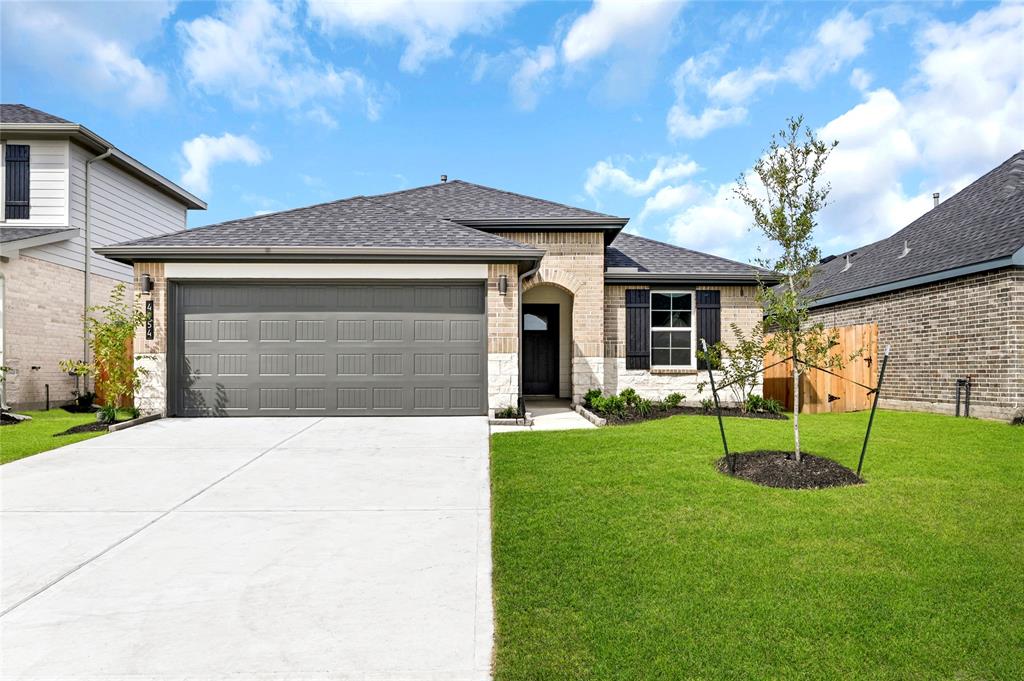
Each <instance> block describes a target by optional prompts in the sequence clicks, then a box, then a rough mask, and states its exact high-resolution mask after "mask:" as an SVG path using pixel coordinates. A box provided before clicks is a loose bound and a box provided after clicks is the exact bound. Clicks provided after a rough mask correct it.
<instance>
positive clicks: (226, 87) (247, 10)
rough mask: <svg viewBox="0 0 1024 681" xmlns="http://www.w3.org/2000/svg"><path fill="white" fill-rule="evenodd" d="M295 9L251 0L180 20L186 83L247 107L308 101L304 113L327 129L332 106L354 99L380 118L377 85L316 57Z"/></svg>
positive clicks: (299, 105)
mask: <svg viewBox="0 0 1024 681" xmlns="http://www.w3.org/2000/svg"><path fill="white" fill-rule="evenodd" d="M294 11H295V8H294V5H292V4H286V5H280V6H279V5H275V4H273V3H271V2H268V1H267V0H254V1H253V2H239V3H234V4H230V5H225V6H222V7H221V9H220V10H219V11H218V12H217V13H216V14H215V15H208V16H202V17H199V18H197V19H194V20H192V21H188V22H180V23H179V24H178V30H179V33H180V35H181V38H182V41H183V43H184V55H183V62H184V66H185V72H186V74H187V76H188V80H189V84H190V85H191V86H192V87H194V88H196V89H198V90H201V91H202V92H204V93H207V94H217V95H223V96H226V97H228V98H229V99H231V100H232V101H234V102H235V103H236V104H238V105H240V106H244V107H249V108H256V107H259V106H262V105H264V104H274V105H279V106H284V107H287V108H293V109H302V108H305V107H309V109H308V111H307V112H306V116H307V117H308V118H309V119H311V120H314V121H319V122H320V123H322V124H324V125H327V126H328V127H334V126H336V125H337V121H336V120H335V118H334V116H333V115H332V114H331V112H330V111H329V110H328V106H329V105H330V106H332V107H337V106H339V105H340V103H341V102H343V101H345V100H349V99H351V100H355V101H357V102H359V104H360V105H361V106H362V107H363V108H364V110H365V113H366V116H367V117H368V118H370V119H371V120H374V119H376V118H377V117H378V116H379V111H380V102H379V99H378V95H377V93H376V92H375V90H374V88H373V87H372V86H371V85H370V84H369V83H368V82H367V81H366V79H365V78H364V77H363V76H362V74H360V73H359V72H358V71H357V70H355V69H352V68H342V69H339V68H336V67H335V66H334V65H333V64H329V63H323V62H321V61H320V60H318V59H317V58H316V57H314V56H313V54H312V52H311V51H310V49H309V46H308V45H307V44H306V42H305V40H304V39H303V38H302V36H301V35H300V34H299V32H298V31H297V30H296V21H295V14H294Z"/></svg>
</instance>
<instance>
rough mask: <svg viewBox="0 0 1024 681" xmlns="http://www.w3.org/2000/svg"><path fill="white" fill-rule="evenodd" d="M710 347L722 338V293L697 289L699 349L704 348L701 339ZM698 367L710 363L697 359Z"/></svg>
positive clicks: (703, 367)
mask: <svg viewBox="0 0 1024 681" xmlns="http://www.w3.org/2000/svg"><path fill="white" fill-rule="evenodd" d="M701 338H703V339H704V340H705V341H707V344H708V347H709V348H710V347H711V346H712V345H714V344H715V343H717V342H718V341H720V340H722V295H721V292H720V291H697V349H703V348H702V347H701V344H700V339H701ZM697 368H698V369H707V368H708V364H707V362H705V361H704V360H702V359H698V360H697Z"/></svg>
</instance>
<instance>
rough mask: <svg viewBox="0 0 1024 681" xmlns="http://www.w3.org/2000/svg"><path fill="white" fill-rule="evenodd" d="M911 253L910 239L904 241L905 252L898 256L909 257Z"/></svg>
mask: <svg viewBox="0 0 1024 681" xmlns="http://www.w3.org/2000/svg"><path fill="white" fill-rule="evenodd" d="M909 253H910V242H909V241H904V242H903V252H902V253H900V254H899V255H898V256H897V257H899V258H905V257H907V255H908V254H909Z"/></svg>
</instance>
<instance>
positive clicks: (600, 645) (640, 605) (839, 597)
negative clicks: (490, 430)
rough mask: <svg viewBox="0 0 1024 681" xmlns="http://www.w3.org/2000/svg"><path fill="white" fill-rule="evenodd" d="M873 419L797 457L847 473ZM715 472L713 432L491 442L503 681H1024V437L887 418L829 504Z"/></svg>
mask: <svg viewBox="0 0 1024 681" xmlns="http://www.w3.org/2000/svg"><path fill="white" fill-rule="evenodd" d="M867 417H868V416H867V413H855V414H836V415H832V414H827V415H814V416H801V419H800V420H801V424H802V425H803V428H802V429H801V434H802V439H803V442H804V446H805V449H806V450H807V451H810V452H813V453H817V454H822V455H831V456H832V458H836V459H838V460H839V461H841V462H842V463H844V464H846V465H847V466H849V467H851V468H856V465H857V456H858V455H859V452H860V443H861V439H862V438H863V435H864V428H865V426H866V424H867ZM726 429H727V434H728V436H729V438H730V445H731V447H732V449H733V450H734V451H744V450H753V449H759V448H778V449H784V448H787V447H789V446H791V442H792V424H791V422H789V421H785V422H781V421H763V420H753V419H735V418H732V419H726ZM720 456H721V440H720V439H719V435H718V425H717V422H716V420H715V419H714V418H713V417H705V416H677V417H673V418H670V419H665V420H660V421H651V422H647V423H643V424H639V425H632V426H620V427H609V428H602V429H598V430H587V431H568V432H561V433H559V432H547V433H544V432H532V433H509V434H502V435H496V436H494V437H493V440H492V473H491V475H492V489H493V523H494V535H493V536H494V585H495V604H496V617H497V660H496V672H497V681H510V680H512V679H694V678H698V679H720V678H727V679H766V678H774V679H794V678H815V679H832V678H848V679H1011V678H1021V677H1020V674H1021V670H1024V428H1021V427H1013V426H1009V425H1004V424H1000V423H992V422H985V421H978V420H968V419H954V418H951V417H945V416H936V415H930V414H906V413H898V412H879V413H878V414H877V415H876V417H875V429H874V432H873V434H872V442H871V446H870V448H869V450H868V455H867V459H866V461H865V465H864V475H865V477H866V478H867V479H868V484H866V485H861V486H855V487H846V488H840V489H827V490H815V491H810V490H804V491H791V490H780V489H768V488H762V487H758V486H756V485H754V484H752V483H748V482H744V481H741V480H735V479H731V478H728V477H726V476H723V475H721V474H719V473H717V472H715V470H714V468H713V462H714V461H715V460H716V459H717V458H718V457H720Z"/></svg>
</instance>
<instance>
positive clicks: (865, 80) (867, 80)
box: [850, 68, 874, 92]
mask: <svg viewBox="0 0 1024 681" xmlns="http://www.w3.org/2000/svg"><path fill="white" fill-rule="evenodd" d="M873 80H874V78H873V77H872V76H871V74H870V73H868V72H867V71H865V70H864V69H861V68H856V69H854V70H853V71H850V85H852V86H853V87H854V88H856V89H858V90H860V91H861V92H867V89H868V88H869V87H871V81H873Z"/></svg>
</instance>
